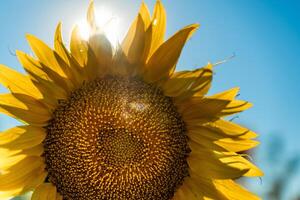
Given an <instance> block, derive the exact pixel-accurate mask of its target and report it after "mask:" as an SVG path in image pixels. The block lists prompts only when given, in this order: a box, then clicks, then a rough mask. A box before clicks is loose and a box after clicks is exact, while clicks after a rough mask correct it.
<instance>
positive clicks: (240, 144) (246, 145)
mask: <svg viewBox="0 0 300 200" xmlns="http://www.w3.org/2000/svg"><path fill="white" fill-rule="evenodd" d="M215 143H216V144H217V145H219V146H221V147H223V148H224V149H226V150H228V151H233V152H241V151H246V150H249V149H252V148H254V147H256V146H257V145H258V144H259V142H258V141H255V140H245V139H234V138H223V139H220V140H218V141H215Z"/></svg>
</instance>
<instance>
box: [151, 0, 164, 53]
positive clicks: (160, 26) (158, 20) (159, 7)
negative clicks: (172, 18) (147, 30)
mask: <svg viewBox="0 0 300 200" xmlns="http://www.w3.org/2000/svg"><path fill="white" fill-rule="evenodd" d="M166 25H167V14H166V11H165V8H164V6H163V4H162V3H161V1H160V0H158V1H156V4H155V6H154V13H153V18H152V26H153V27H152V29H153V30H152V37H151V47H150V51H149V54H150V56H151V55H152V54H153V53H154V52H155V51H156V50H157V48H158V47H159V46H160V45H161V44H162V43H163V42H164V39H165V32H166Z"/></svg>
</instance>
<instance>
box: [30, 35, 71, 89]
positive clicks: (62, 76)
mask: <svg viewBox="0 0 300 200" xmlns="http://www.w3.org/2000/svg"><path fill="white" fill-rule="evenodd" d="M27 40H28V42H29V45H30V46H31V49H32V50H33V52H34V53H35V55H36V56H37V57H38V59H39V61H40V62H41V65H42V69H43V71H45V72H46V73H47V74H48V76H49V77H50V78H51V79H52V80H53V81H55V82H56V83H57V84H58V85H60V86H61V87H62V88H64V89H65V90H66V91H68V92H70V91H72V89H73V88H74V86H73V84H72V82H71V81H70V80H69V78H72V77H71V73H70V69H69V67H68V66H67V64H66V63H65V62H64V61H63V60H62V59H61V58H60V57H59V55H58V54H57V53H56V52H55V51H53V50H52V49H50V47H48V46H47V45H46V44H45V43H44V42H43V41H41V40H39V39H38V38H36V37H35V36H33V35H27Z"/></svg>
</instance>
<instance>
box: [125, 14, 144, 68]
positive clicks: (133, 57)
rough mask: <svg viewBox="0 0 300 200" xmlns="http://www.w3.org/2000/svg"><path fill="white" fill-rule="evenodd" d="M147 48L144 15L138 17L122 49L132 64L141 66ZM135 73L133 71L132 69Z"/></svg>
mask: <svg viewBox="0 0 300 200" xmlns="http://www.w3.org/2000/svg"><path fill="white" fill-rule="evenodd" d="M144 46H145V23H144V21H143V18H142V15H141V14H140V13H139V15H138V16H137V17H136V19H135V20H134V22H133V23H132V25H131V27H130V29H129V31H128V33H127V35H126V37H125V38H124V40H123V42H122V49H123V52H124V54H125V55H126V56H127V59H128V61H129V63H130V64H140V63H141V60H142V55H143V52H144ZM131 71H133V69H131Z"/></svg>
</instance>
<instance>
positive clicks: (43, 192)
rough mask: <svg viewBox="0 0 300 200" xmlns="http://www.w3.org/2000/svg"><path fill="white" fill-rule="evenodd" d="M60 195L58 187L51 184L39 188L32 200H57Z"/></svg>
mask: <svg viewBox="0 0 300 200" xmlns="http://www.w3.org/2000/svg"><path fill="white" fill-rule="evenodd" d="M57 196H58V193H57V191H56V187H55V186H54V185H53V184H51V183H44V184H41V185H40V186H38V187H37V188H36V189H35V190H34V192H33V194H32V197H31V199H32V200H45V199H47V200H56V199H57Z"/></svg>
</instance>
